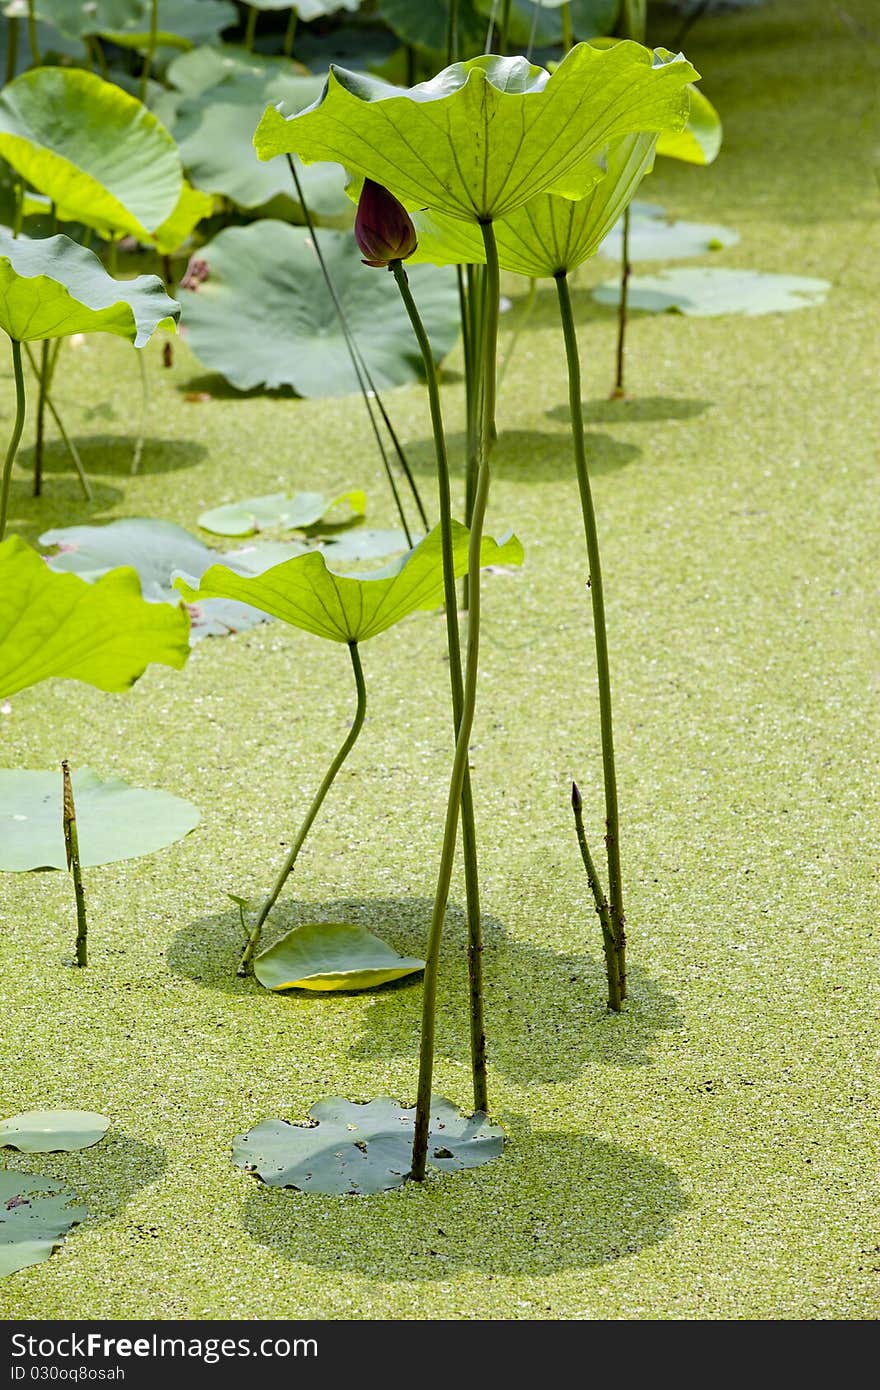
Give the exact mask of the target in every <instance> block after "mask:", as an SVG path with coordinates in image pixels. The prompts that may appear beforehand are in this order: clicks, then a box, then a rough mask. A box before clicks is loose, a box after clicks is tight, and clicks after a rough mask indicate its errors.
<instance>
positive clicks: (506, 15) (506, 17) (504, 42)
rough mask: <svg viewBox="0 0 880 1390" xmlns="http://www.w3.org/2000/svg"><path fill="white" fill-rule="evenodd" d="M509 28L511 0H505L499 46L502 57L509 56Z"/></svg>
mask: <svg viewBox="0 0 880 1390" xmlns="http://www.w3.org/2000/svg"><path fill="white" fill-rule="evenodd" d="M509 28H510V0H504V3H503V5H502V7H501V42H500V44H499V48H498V52H499V53H500V54H501V57H502V58H504V57H506V56H507V48H508V37H507V31H508V29H509Z"/></svg>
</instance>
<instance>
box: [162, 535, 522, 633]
mask: <svg viewBox="0 0 880 1390" xmlns="http://www.w3.org/2000/svg"><path fill="white" fill-rule="evenodd" d="M452 525H453V560H454V569H455V574H456V575H457V576H458V575H462V574H465V573H466V572H467V564H468V539H469V536H468V531H467V528H466V527H465V526H462V525H460V524H459V523H458V522H453V523H452ZM480 553H481V559H482V563H483V564H484V565H495V564H498V565H518V564H521V563H522V546H521V545H520V543H519V541H518V540H517V539H516V537H515V536H511V537H510V538H509V539H507V540H505V541H504V542H503V543H502V544H499V543H498V542H497V541H494V540H492V539H491V538H490V537H486V538H485V539H484V540H483V544H482V549H481V552H480ZM388 571H391V572H390V573H389V572H388ZM176 584H177V588H178V589H180V591H181V593H182V594H183V595H184V597H185V598H186V599H187V600H188V601H191V602H197V601H198V600H200V599H203V598H215V597H216V598H234V599H239V600H240V601H241V602H243V603H251V604H253V606H254V607H255V608H260V609H262V610H263V612H264V613H271V614H272V616H273V617H275V618H280V619H281V620H282V622H286V623H290V624H291V625H292V626H293V627H299V628H302V629H303V631H305V632H313V633H315V635H316V636H318V637H326V638H329V639H330V641H333V642H365V641H366V640H367V639H368V638H369V637H375V636H376V635H377V634H378V633H380V632H384V631H385V630H386V629H387V628H389V627H392V626H393V625H394V624H395V623H397V622H400V620H401V618H405V617H406V616H407V615H408V614H409V613H414V612H415V611H416V610H417V609H422V608H436V607H437V605H438V604H439V603H441V602H442V600H443V555H442V548H441V539H440V527H439V526H436V527H435V528H434V530H433V531H431V532H429V534H428V535H427V536H426V537H425V539H424V540H423V541H421V542H420V543H419V544H418V545H417V546H416V547H415V549H414V550H411V551H409V552H408V553H407V554H406V555H405V556H404V557H403V559H402V560H401V561H397V562H394V563H393V564H392V565H391V566H389V567H388V570H387V571H382V572H381V574H379V575H375V574H367V575H363V576H353V575H339V574H334V573H333V572H332V571H331V570H329V569H328V568H327V563H326V561H325V559H324V556H323V555H322V554H321V553H320V552H317V551H315V552H312V553H311V554H309V555H300V556H298V557H297V558H296V559H293V560H288V561H286V563H284V564H282V565H276V566H274V568H273V569H270V570H266V571H265V573H263V574H261V575H258V576H254V577H253V578H245V577H243V576H241V575H237V574H234V573H233V572H232V570H229V569H227V568H225V566H223V565H214V566H212V567H211V569H209V570H207V571H206V572H205V574H203V575H202V579H201V584H200V585H199V587H198V588H197V589H196V588H194V587H193V586H192V585H190V584H188V583H187V582H186V580H184V579H178V580H177V581H176Z"/></svg>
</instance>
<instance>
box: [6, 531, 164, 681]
mask: <svg viewBox="0 0 880 1390" xmlns="http://www.w3.org/2000/svg"><path fill="white" fill-rule="evenodd" d="M188 656H189V617H188V615H187V613H186V610H185V609H184V608H183V607H182V606H178V607H176V608H171V607H169V606H167V605H164V604H163V605H158V604H155V603H146V602H145V601H144V599H143V598H142V597H141V587H140V582H139V580H138V577H137V574H136V573H135V571H134V570H133V569H117V570H113V571H111V572H110V573H109V574H106V575H104V576H103V577H102V578H101V579H99V580H98V581H97V582H96V583H95V584H87V583H86V582H85V581H84V580H82V579H80V578H79V577H78V575H75V574H53V573H52V571H51V570H50V569H49V568H48V566H47V565H46V563H45V561H44V560H42V559H41V558H40V556H39V555H38V554H37V553H36V551H35V550H31V548H30V546H28V545H25V543H24V541H22V540H21V539H20V538H19V537H18V536H10V537H9V538H8V539H7V540H5V541H3V542H2V543H0V698H3V697H6V696H9V695H14V694H15V692H16V691H17V690H24V689H26V688H27V687H28V686H30V685H36V684H37V682H38V681H42V680H47V679H48V678H49V677H51V676H60V677H64V678H66V679H69V680H81V681H85V682H86V683H87V684H88V685H95V686H97V687H98V689H99V690H127V689H128V687H129V686H130V685H133V683H134V682H135V681H136V680H137V679H138V677H139V676H141V675H143V673H144V671H145V670H146V668H147V666H148V665H149V664H150V663H151V662H153V661H156V662H161V663H163V664H164V665H166V666H173V667H175V668H176V669H177V670H179V669H180V668H181V667H182V666H183V665H184V663H185V661H186V659H187V657H188Z"/></svg>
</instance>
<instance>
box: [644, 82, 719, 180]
mask: <svg viewBox="0 0 880 1390" xmlns="http://www.w3.org/2000/svg"><path fill="white" fill-rule="evenodd" d="M688 92H689V93H690V99H691V109H690V114H689V115H688V122H687V125H686V126H685V128H684V130H679V131H664V132H663V134H662V135H661V136H660V139H659V140H658V142H657V153H658V154H662V155H666V156H667V158H669V159H681V160H683V161H684V163H685V164H711V163H712V161H713V160H714V159H716V158H717V157H718V151H719V150H720V149H721V138H722V134H723V132H722V128H721V117H720V116H719V115H718V112H717V111H716V110H715V107H714V106H713V105H712V103H711V101H710V100H709V98H708V97H706V96H704V95H703V93H702V92H701V91H700V89H699V87H693V86H691V87H689V88H688Z"/></svg>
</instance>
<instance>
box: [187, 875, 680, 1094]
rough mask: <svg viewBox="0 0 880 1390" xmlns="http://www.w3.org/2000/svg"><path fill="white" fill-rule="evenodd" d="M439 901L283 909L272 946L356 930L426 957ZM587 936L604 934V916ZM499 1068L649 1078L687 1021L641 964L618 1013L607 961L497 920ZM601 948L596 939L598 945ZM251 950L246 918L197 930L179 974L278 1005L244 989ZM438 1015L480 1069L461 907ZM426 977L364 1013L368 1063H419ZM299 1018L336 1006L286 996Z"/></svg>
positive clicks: (487, 979)
mask: <svg viewBox="0 0 880 1390" xmlns="http://www.w3.org/2000/svg"><path fill="white" fill-rule="evenodd" d="M431 908H432V903H431V900H430V899H428V898H366V897H355V898H343V899H338V898H337V899H333V900H330V901H320V900H319V901H315V900H312V901H302V900H301V901H298V902H293V903H285V904H284V905H283V907H280V908H277V909H276V911H275V913H274V914H273V916H272V917H271V918H270V921H269V928H268V929H267V932H266V935H265V938H264V944H265V945H266V946H268V945H270V944H271V942H272V941H274V940H276V939H277V937H279V936H281V935H283V933H284V932H286V931H289V930H290V929H291V927H294V926H297V925H301V924H302V923H304V922H314V921H326V922H332V921H337V922H338V921H345V922H352V923H354V924H356V925H360V926H363V927H366V928H367V929H368V930H369V931H372V932H375V933H376V935H377V936H380V937H382V938H383V939H384V940H385V941H387V942H388V943H389V945H391V946H393V947H394V949H395V950H397V951H399V952H400V954H401V955H406V956H418V957H421V958H424V954H425V943H426V940H427V935H428V927H429V924H430V920H431ZM585 930H587V931H591V932H594V933H595V934H596V935H597V934H598V927H596V928H594V927H593V921H592V914H590V921H589V923H588V925H587V926H586V928H585ZM483 936H484V949H483V972H484V986H485V1007H486V1032H487V1036H488V1057H489V1065H490V1067H491V1068H492V1069H494V1070H496V1071H499V1072H501V1073H503V1074H504V1075H505V1076H507V1077H509V1078H511V1079H512V1080H514V1081H515V1082H516V1083H517V1084H518V1085H520V1086H543V1085H546V1084H552V1083H554V1082H559V1081H567V1080H573V1079H575V1078H576V1077H578V1076H580V1075H581V1074H582V1073H583V1072H584V1070H585V1069H586V1068H588V1067H590V1066H595V1065H596V1064H605V1065H611V1066H617V1067H624V1068H627V1067H638V1066H643V1065H645V1064H647V1063H648V1062H649V1061H650V1060H651V1053H650V1048H651V1044H652V1042H653V1040H654V1038H655V1037H656V1036H657V1035H658V1034H659V1033H663V1032H671V1031H677V1030H678V1029H680V1028H681V1027H682V1018H681V1015H680V1013H679V1011H678V1005H677V1001H676V1000H675V998H674V996H673V995H671V994H669V993H667V992H666V991H665V990H664V989H663V988H662V987H661V986H660V985H658V984H657V982H656V981H655V980H653V979H652V978H651V976H650V975H649V974H648V972H647V971H645V970H644V969H642V968H641V967H640V966H639V965H638V963H637V962H632V965H631V973H630V985H631V993H630V998H629V1000H628V1002H627V1006H626V1008H625V1010H624V1011H623V1012H622V1013H620V1014H610V1013H609V1012H608V1010H607V1007H606V993H605V971H604V962H603V959H602V955H601V951H600V950H598V949H597V950H596V951H595V954H593V952H592V951H591V950H583V951H581V950H569V951H554V950H551V949H550V948H548V947H545V946H541V945H538V944H536V943H534V942H529V941H522V940H518V939H517V938H515V937H514V936H512V935H511V934H510V933H509V932H508V931H506V930H505V928H504V926H503V925H502V923H501V922H499V921H498V920H497V919H496V918H493V917H486V918H485V919H484V923H483ZM592 945H593V938H591V939H590V946H592ZM241 948H242V931H241V923H240V920H239V917H238V912H237V909H233V911H231V912H225V913H221V914H218V915H217V916H214V917H208V918H203V919H201V920H198V921H196V922H192V923H190V924H189V926H187V927H186V928H184V929H183V930H182V931H180V932H178V933H177V935H176V936H175V937H174V938H173V940H172V942H171V945H170V947H169V951H168V957H167V962H168V966H169V969H171V970H172V971H173V972H174V973H175V974H179V975H185V976H187V977H188V978H189V979H192V980H195V981H196V983H198V984H200V985H202V986H203V987H205V988H208V989H216V990H219V991H220V992H222V993H226V994H241V993H248V992H249V993H252V994H253V993H256V994H258V995H263V997H264V999H266V1001H267V1002H268V1001H269V1000H270V999H271V995H270V994H269V992H268V991H265V990H263V989H262V987H261V986H260V985H259V984H257V983H256V982H255V981H254V980H253V979H248V980H239V979H237V978H236V976H235V973H234V972H235V967H236V963H237V960H238V956H239V954H240V952H241ZM441 965H442V968H441V971H440V980H439V984H438V999H437V1009H438V1017H439V1018H440V1019H441V1020H442V1022H441V1026H440V1027H439V1028H438V1037H437V1052H438V1055H440V1056H443V1057H448V1058H450V1059H451V1060H454V1061H458V1062H460V1063H462V1064H463V1065H465V1066H467V1065H469V1058H470V1032H469V1017H468V1006H467V998H468V993H467V926H466V918H465V914H464V912H463V911H462V909H461V908H459V907H457V906H456V905H454V904H450V907H449V911H448V913H447V919H446V929H445V931H444V936H443V945H442V947H441ZM420 980H421V976H409V977H407V978H406V979H403V980H399V981H396V982H391V983H389V984H387V985H383V986H381V988H379V989H377V990H373V991H359V992H360V993H362V994H363V995H364V997H365V999H370V1000H371V1002H370V1006H369V1008H365V1009H364V1014H363V1031H362V1035H361V1037H360V1039H359V1041H358V1042H357V1043H356V1044H355V1045H354V1047H353V1048H352V1050H351V1054H350V1055H351V1056H353V1057H356V1058H358V1059H364V1058H366V1059H375V1058H381V1059H386V1060H387V1059H392V1058H393V1059H397V1058H401V1057H406V1058H413V1059H415V1058H416V1057H417V1056H418V1052H419V1042H420V1036H421V1007H422V993H421V989H420V988H417V987H416V986H417V985H418V984H419V983H420ZM283 998H284V1001H285V1003H287V1004H288V1005H289V1006H290V1007H292V1008H328V1007H330V1008H332V999H328V997H327V995H325V994H316V993H315V992H312V991H309V990H291V991H287V992H285V994H284V996H283Z"/></svg>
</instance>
